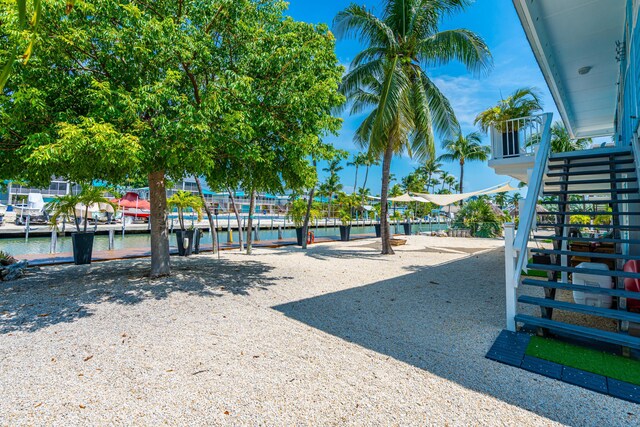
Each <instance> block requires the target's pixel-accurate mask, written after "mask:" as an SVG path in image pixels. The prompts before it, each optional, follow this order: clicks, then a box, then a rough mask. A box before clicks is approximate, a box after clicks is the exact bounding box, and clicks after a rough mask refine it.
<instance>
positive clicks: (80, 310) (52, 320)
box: [0, 256, 281, 334]
mask: <svg viewBox="0 0 640 427" xmlns="http://www.w3.org/2000/svg"><path fill="white" fill-rule="evenodd" d="M272 270H273V267H270V266H268V265H266V264H263V263H261V262H258V261H253V260H243V261H242V263H238V262H231V261H229V260H225V259H221V260H217V259H214V258H211V257H201V256H195V257H190V258H172V265H171V276H169V277H164V278H160V279H154V280H152V279H149V278H148V277H147V274H148V272H149V260H127V261H111V262H101V263H94V264H92V265H90V266H60V267H47V268H42V269H39V270H30V272H29V273H28V275H27V276H26V277H24V278H22V279H20V280H16V281H13V282H0V334H6V333H10V332H14V331H23V332H34V331H37V330H39V329H42V328H46V327H48V326H51V325H55V324H58V323H66V322H74V321H76V320H79V319H82V318H84V317H87V316H91V314H92V309H91V307H89V306H90V305H93V304H100V303H116V304H123V305H135V304H139V303H141V302H143V301H145V300H161V299H165V298H168V297H169V296H171V294H173V293H176V292H180V293H184V294H188V295H193V296H198V297H203V298H215V297H222V296H224V295H227V294H233V295H248V293H249V291H251V290H252V289H258V290H264V289H266V288H267V287H268V286H270V285H272V284H274V283H275V282H277V281H279V280H281V278H275V277H272V276H270V275H269V273H270V272H271V271H272Z"/></svg>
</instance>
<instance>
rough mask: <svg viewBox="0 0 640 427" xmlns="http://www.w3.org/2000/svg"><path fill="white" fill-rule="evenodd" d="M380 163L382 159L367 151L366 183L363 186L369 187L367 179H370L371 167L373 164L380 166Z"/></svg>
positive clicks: (365, 164) (365, 163)
mask: <svg viewBox="0 0 640 427" xmlns="http://www.w3.org/2000/svg"><path fill="white" fill-rule="evenodd" d="M378 165H380V160H378V159H377V158H375V157H373V156H372V155H370V154H369V153H367V155H366V157H365V162H364V166H365V172H364V184H362V188H367V180H368V179H369V168H370V167H371V166H378Z"/></svg>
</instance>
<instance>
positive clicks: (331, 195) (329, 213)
mask: <svg viewBox="0 0 640 427" xmlns="http://www.w3.org/2000/svg"><path fill="white" fill-rule="evenodd" d="M331 200H333V193H329V206H328V207H327V209H328V214H327V217H328V218H329V219H331Z"/></svg>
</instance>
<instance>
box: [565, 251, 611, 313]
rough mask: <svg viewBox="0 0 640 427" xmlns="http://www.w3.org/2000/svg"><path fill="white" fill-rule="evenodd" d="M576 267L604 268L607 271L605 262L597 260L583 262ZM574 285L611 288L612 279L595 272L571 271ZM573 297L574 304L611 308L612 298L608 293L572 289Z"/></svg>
mask: <svg viewBox="0 0 640 427" xmlns="http://www.w3.org/2000/svg"><path fill="white" fill-rule="evenodd" d="M576 268H578V269H581V268H582V269H589V270H604V271H609V267H608V266H607V265H606V264H601V263H598V262H583V263H581V264H578V266H577V267H576ZM572 282H573V284H574V285H582V286H592V287H594V288H605V289H611V288H613V280H612V279H611V277H609V276H596V275H595V274H585V273H573V280H572ZM573 299H574V301H575V302H576V304H584V305H590V306H592V307H602V308H611V305H612V303H613V298H612V297H611V296H610V295H600V294H589V293H585V292H580V291H573Z"/></svg>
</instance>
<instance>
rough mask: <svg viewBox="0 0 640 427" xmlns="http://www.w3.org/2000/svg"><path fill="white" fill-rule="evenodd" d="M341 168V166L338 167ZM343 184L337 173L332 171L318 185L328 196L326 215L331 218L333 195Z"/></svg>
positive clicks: (340, 189)
mask: <svg viewBox="0 0 640 427" xmlns="http://www.w3.org/2000/svg"><path fill="white" fill-rule="evenodd" d="M340 169H342V167H340ZM343 187H344V186H343V185H342V184H341V183H340V177H339V176H338V174H337V173H332V174H331V175H329V176H328V177H327V179H326V180H325V181H324V182H323V183H322V184H321V185H320V192H321V193H322V194H324V195H326V196H327V197H328V198H329V206H328V207H327V210H328V217H329V218H331V202H332V201H333V196H335V195H336V194H338V193H339V192H340V191H342V188H343Z"/></svg>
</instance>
